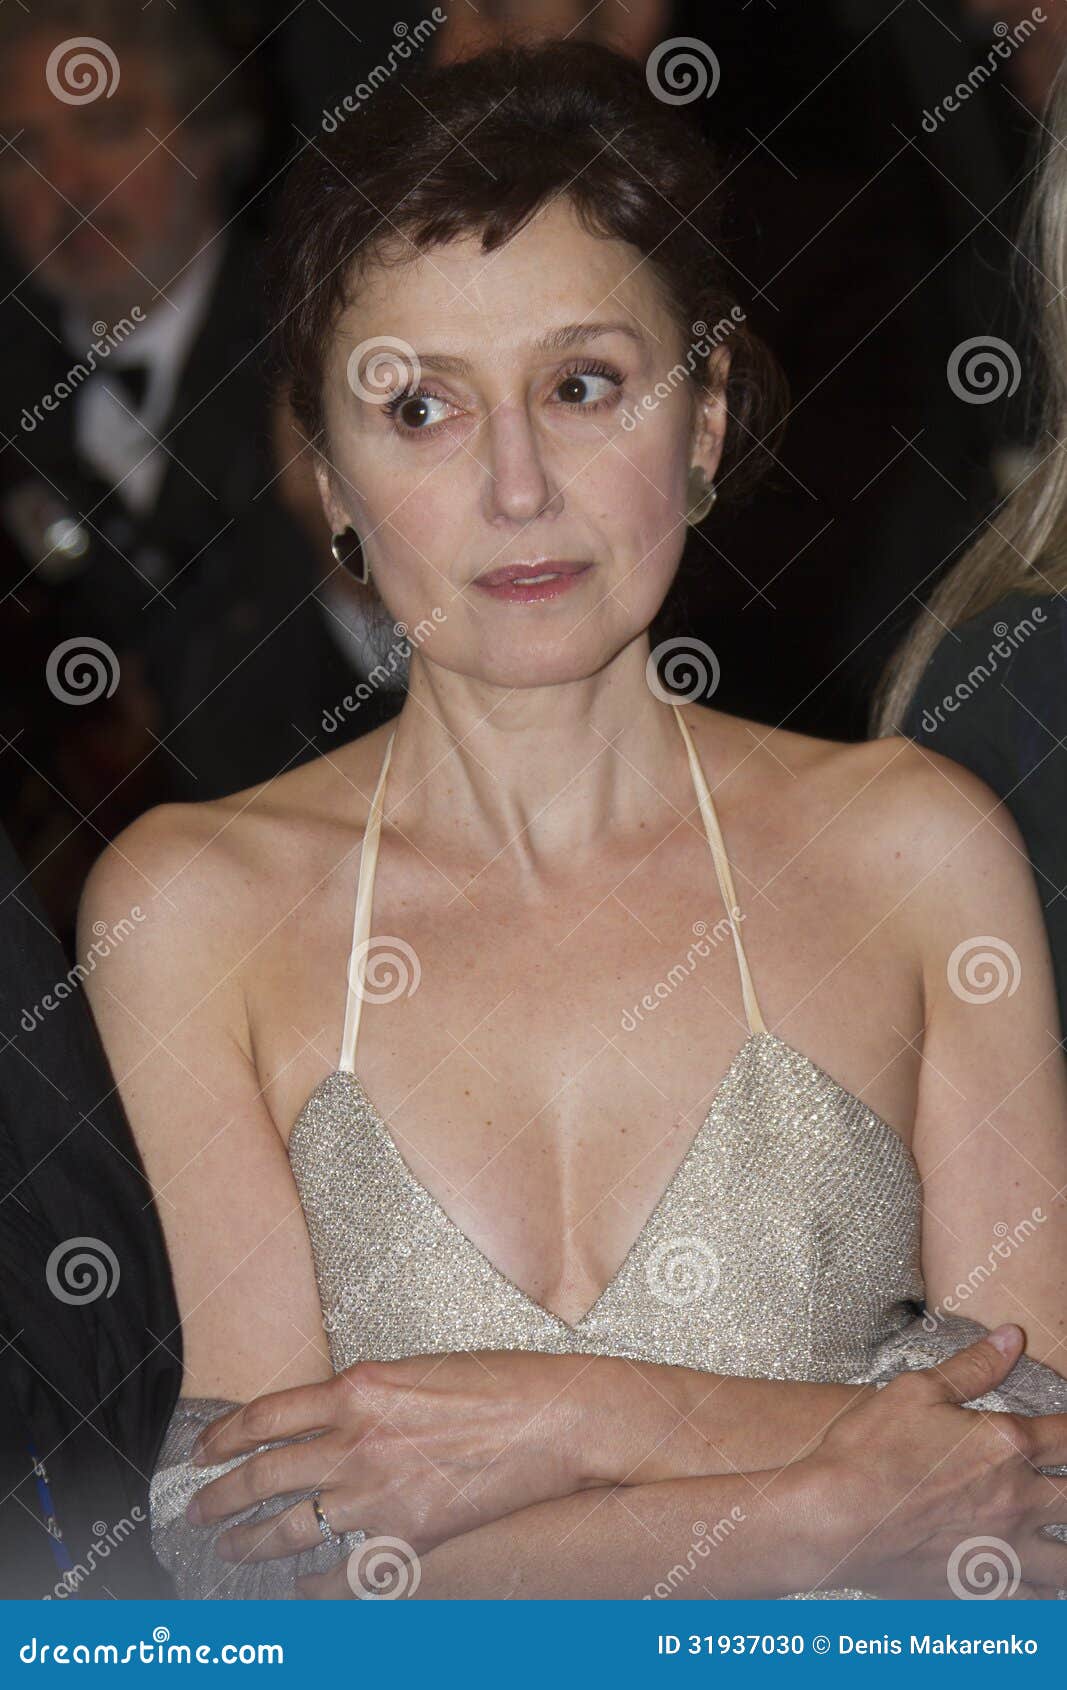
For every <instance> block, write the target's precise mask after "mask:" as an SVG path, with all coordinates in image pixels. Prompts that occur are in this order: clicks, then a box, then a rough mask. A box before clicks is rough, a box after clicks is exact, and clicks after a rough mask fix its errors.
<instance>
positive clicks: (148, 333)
mask: <svg viewBox="0 0 1067 1690" xmlns="http://www.w3.org/2000/svg"><path fill="white" fill-rule="evenodd" d="M225 242H226V236H225V235H224V234H222V233H220V234H218V235H217V236H216V237H215V238H214V239H209V241H208V243H207V245H206V246H205V247H204V248H203V250H202V251H201V252H199V253H197V255H196V257H195V258H194V259H193V260H192V262H191V263H190V264H189V265H187V267H186V268H185V270H184V271H183V272H182V274H181V276H180V277H179V278H178V280H177V281H176V282H175V283H174V285H173V286H172V287H169V288H168V289H167V298H166V299H159V300H157V301H156V303H155V304H154V305H153V307H152V309H151V310H150V311H148V312H147V313H146V314H145V318H144V321H143V322H141V323H137V324H136V326H135V327H134V329H133V332H132V333H131V334H129V335H127V336H126V338H125V339H124V340H122V341H121V342H119V343H118V344H117V345H116V346H115V347H114V348H113V349H112V350H111V351H110V352H108V353H107V354H106V355H104V356H100V355H99V354H97V358H98V362H97V366H96V369H95V370H94V371H93V373H92V374H91V375H90V376H89V377H88V379H87V380H86V381H84V382H83V383H82V384H81V386H80V387H79V388H78V391H77V392H76V394H75V395H74V401H73V403H74V441H75V445H76V447H77V449H78V451H79V452H80V453H81V455H82V457H83V458H84V459H85V460H86V461H87V462H88V463H90V464H91V465H92V466H93V468H94V469H95V470H96V472H97V474H98V475H100V476H102V477H103V479H104V480H105V481H107V482H108V483H109V485H110V486H112V487H115V488H117V490H118V492H119V494H120V496H121V498H122V499H123V500H124V501H125V503H126V505H127V506H128V508H129V509H130V510H132V511H137V512H143V511H146V510H150V509H151V507H152V505H153V504H154V503H155V500H156V497H157V495H158V493H159V488H160V484H161V483H162V480H163V477H164V475H165V474H166V470H167V465H168V463H170V462H172V461H173V460H172V459H171V457H170V456H169V454H168V453H167V451H166V449H165V448H164V447H162V446H159V445H157V444H156V442H157V440H158V439H159V437H160V436H161V435H162V434H163V432H164V424H165V422H166V421H167V417H168V415H169V413H170V410H171V407H172V405H173V403H174V396H175V393H176V392H177V388H178V382H179V379H180V377H181V373H182V369H183V367H184V365H185V361H186V358H187V357H188V354H189V351H190V349H191V347H192V344H193V341H194V340H195V338H196V336H197V334H198V332H199V330H200V327H201V324H202V323H203V320H204V316H205V314H206V311H207V306H208V300H209V298H210V296H211V290H212V288H213V286H214V283H215V278H216V276H217V274H218V270H219V266H220V265H221V263H222V259H223V256H224V251H225ZM168 300H169V301H170V302H171V303H169V304H168V302H167V301H168ZM134 303H136V301H134ZM127 315H128V313H127ZM61 326H62V330H63V335H64V338H65V340H66V342H67V344H68V346H69V347H71V348H72V349H73V350H74V351H75V352H76V353H77V355H78V356H80V357H82V358H84V357H85V354H86V352H87V351H88V349H89V348H90V347H91V346H92V344H93V341H94V340H96V339H100V340H101V341H102V342H103V344H104V345H107V340H106V338H105V336H104V335H101V336H96V335H94V333H93V325H92V322H91V320H90V319H89V318H88V317H87V316H86V315H85V314H84V313H82V312H80V311H73V310H71V311H66V312H64V313H63V316H62V319H61ZM123 364H145V365H147V366H148V380H147V384H146V386H145V393H144V401H143V404H142V405H141V407H140V410H139V411H138V412H136V414H135V413H134V410H133V404H132V400H131V397H130V395H129V394H128V393H127V392H126V391H125V389H123V388H122V387H121V386H119V387H118V390H117V394H116V392H113V391H112V388H111V386H110V384H109V383H108V380H107V372H108V369H109V368H114V367H116V366H119V365H123ZM118 395H121V397H119V396H118Z"/></svg>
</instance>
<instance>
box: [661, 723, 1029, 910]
mask: <svg viewBox="0 0 1067 1690" xmlns="http://www.w3.org/2000/svg"><path fill="white" fill-rule="evenodd" d="M687 719H688V720H689V721H690V723H691V724H692V725H693V727H694V730H695V735H696V736H697V737H698V745H699V744H700V737H699V736H701V735H702V736H703V738H704V743H705V744H706V745H707V746H708V748H709V756H710V757H711V758H712V759H713V760H714V764H715V766H716V767H717V769H718V771H719V777H720V779H721V780H722V782H723V790H724V792H725V793H726V794H727V801H728V802H729V794H730V791H731V787H732V785H733V783H734V782H735V781H736V782H738V783H739V788H738V789H739V793H743V794H744V800H743V802H744V804H745V806H746V807H747V805H748V804H750V803H751V804H752V806H753V810H754V811H755V812H757V813H760V814H762V815H763V816H765V817H766V821H765V823H764V825H765V827H767V828H774V827H775V826H778V827H779V828H780V830H781V832H782V834H783V839H782V847H783V849H787V848H789V847H790V846H792V847H794V848H796V849H803V851H804V852H805V854H806V856H807V858H808V860H809V861H812V862H814V861H816V860H818V857H819V854H820V851H821V852H822V853H823V854H824V856H825V857H826V859H827V860H828V861H830V862H836V863H838V864H839V865H841V867H842V869H843V871H844V872H846V873H851V872H852V871H857V872H858V874H859V875H860V876H862V877H863V878H865V879H867V878H868V877H872V876H873V881H872V882H871V883H872V884H877V886H878V887H879V888H880V889H882V890H883V891H886V892H890V893H893V894H895V895H897V896H901V897H908V898H909V899H911V900H913V901H915V902H917V903H924V902H925V901H926V898H927V897H929V896H931V895H933V896H936V897H940V896H941V895H942V892H943V888H944V885H945V883H946V881H948V880H950V879H951V880H953V881H954V882H955V883H956V885H955V889H954V892H953V898H954V900H955V899H957V898H958V897H959V895H960V883H961V882H962V881H970V882H971V883H972V884H973V885H975V886H977V885H979V884H981V883H983V882H985V881H987V880H988V879H989V877H991V876H993V877H997V878H999V879H1000V880H1001V881H1002V882H1005V883H1007V882H1015V883H1021V884H1022V887H1023V892H1024V895H1025V893H1026V892H1027V891H1028V890H1029V888H1030V884H1031V882H1032V871H1031V869H1030V866H1029V861H1028V859H1027V856H1026V850H1025V846H1024V844H1023V840H1022V836H1021V834H1020V832H1019V828H1018V826H1017V824H1016V822H1015V821H1014V819H1013V817H1012V815H1011V813H1010V811H1009V810H1008V808H1007V807H1006V805H1005V804H1004V803H1003V802H1002V801H1001V800H1000V798H999V797H998V795H997V794H996V793H995V792H994V791H993V789H992V788H991V787H990V786H988V785H987V784H986V782H985V781H983V780H982V779H981V778H980V777H979V776H977V775H975V774H972V772H971V771H970V770H969V769H966V768H964V767H963V765H962V764H960V763H957V762H954V761H953V760H952V759H951V758H950V757H945V756H942V755H941V754H940V753H939V752H936V751H931V750H929V749H928V748H927V747H926V746H921V745H918V744H916V743H915V742H914V741H912V740H910V739H907V738H904V737H902V736H899V735H892V736H890V737H887V738H883V739H873V740H864V741H858V742H853V741H843V740H831V739H823V738H819V737H817V736H814V735H809V734H802V733H795V732H793V731H791V730H789V729H784V728H779V727H768V726H767V725H765V724H763V723H760V722H754V721H749V720H746V719H744V718H742V717H729V716H724V715H722V714H720V713H719V712H712V711H705V710H698V711H692V710H691V711H689V712H687ZM739 802H742V800H741V799H740V798H739ZM776 818H778V820H776ZM924 888H928V889H929V890H928V892H924Z"/></svg>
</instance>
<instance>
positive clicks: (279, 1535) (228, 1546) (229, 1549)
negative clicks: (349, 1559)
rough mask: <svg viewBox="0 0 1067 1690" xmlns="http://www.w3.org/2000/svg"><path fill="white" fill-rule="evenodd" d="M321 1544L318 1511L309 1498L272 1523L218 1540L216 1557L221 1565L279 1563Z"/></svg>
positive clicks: (258, 1524) (229, 1533) (274, 1517)
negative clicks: (237, 1562)
mask: <svg viewBox="0 0 1067 1690" xmlns="http://www.w3.org/2000/svg"><path fill="white" fill-rule="evenodd" d="M331 1517H332V1516H331ZM321 1542H322V1533H321V1532H320V1531H319V1522H318V1520H317V1519H316V1517H315V1510H314V1508H313V1507H312V1505H311V1502H310V1501H309V1500H308V1499H307V1498H305V1499H304V1500H303V1501H301V1502H294V1504H293V1506H292V1507H291V1508H283V1509H282V1510H281V1512H280V1513H278V1514H272V1515H271V1516H270V1518H269V1519H266V1520H257V1521H255V1522H254V1523H250V1524H248V1525H243V1526H231V1527H230V1530H229V1531H226V1532H223V1534H222V1536H221V1537H219V1538H218V1539H217V1540H216V1543H215V1553H216V1555H217V1556H218V1557H219V1559H220V1561H240V1562H242V1563H243V1562H245V1561H276V1560H279V1559H281V1558H282V1557H283V1556H285V1555H298V1554H299V1553H300V1551H301V1550H302V1549H314V1547H315V1545H316V1544H318V1543H321Z"/></svg>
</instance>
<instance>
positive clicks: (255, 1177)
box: [78, 805, 330, 1401]
mask: <svg viewBox="0 0 1067 1690" xmlns="http://www.w3.org/2000/svg"><path fill="white" fill-rule="evenodd" d="M223 823H224V817H223V816H222V815H220V813H219V812H218V811H216V810H215V809H214V808H213V807H212V806H210V805H165V806H160V807H159V808H157V809H155V810H151V811H149V812H147V814H146V815H144V816H142V817H140V818H139V819H138V820H137V821H136V822H134V823H133V824H132V826H130V827H128V828H126V829H125V831H124V832H123V833H122V834H121V835H120V836H119V838H118V839H117V840H116V841H115V842H114V844H112V845H111V846H109V847H108V848H107V849H106V850H105V851H104V852H103V853H102V855H101V856H100V857H99V858H98V859H97V861H96V863H95V864H94V867H93V869H92V872H91V874H90V876H89V879H88V881H87V882H86V886H85V889H84V892H83V894H82V899H81V903H80V906H79V912H78V955H79V960H80V961H81V962H82V963H83V965H84V966H85V967H86V969H87V971H88V972H87V976H86V992H87V995H88V998H89V1003H90V1007H91V1009H92V1012H93V1016H94V1018H95V1020H96V1023H97V1026H98V1027H99V1030H100V1034H101V1038H102V1041H103V1044H104V1049H105V1051H106V1053H107V1056H108V1059H109V1061H110V1064H111V1068H112V1071H113V1074H114V1077H115V1082H116V1085H117V1088H118V1091H119V1095H120V1097H121V1099H122V1103H123V1105H124V1107H125V1109H126V1113H127V1115H128V1117H129V1121H130V1126H131V1129H132V1131H133V1133H134V1137H135V1139H136V1141H137V1144H138V1147H139V1149H140V1151H141V1155H142V1157H143V1159H144V1163H145V1168H146V1172H147V1174H148V1178H149V1181H150V1182H151V1185H152V1188H153V1191H154V1192H155V1195H156V1201H157V1206H158V1209H159V1214H160V1220H161V1222H162V1225H163V1231H164V1235H165V1238H166V1243H167V1249H168V1253H169V1255H170V1259H171V1264H172V1268H173V1271H174V1279H175V1288H176V1293H177V1298H178V1306H179V1310H180V1313H181V1318H182V1332H183V1340H184V1349H185V1381H184V1385H183V1391H184V1393H185V1394H187V1395H195V1396H204V1397H213V1396H219V1397H225V1398H231V1399H236V1400H238V1401H240V1400H243V1399H244V1398H245V1397H251V1396H255V1395H256V1393H257V1392H259V1391H265V1390H271V1389H273V1388H276V1387H277V1386H279V1385H290V1384H297V1383H303V1382H305V1381H308V1380H314V1379H324V1378H327V1377H328V1376H329V1373H330V1366H329V1360H328V1350H327V1347H326V1341H325V1335H324V1333H323V1329H322V1319H321V1314H320V1310H319V1302H318V1295H317V1291H316V1286H315V1277H314V1270H313V1266H312V1262H311V1253H310V1245H309V1243H308V1238H307V1232H306V1228H305V1226H304V1221H303V1216H302V1214H301V1211H300V1205H299V1201H298V1198H297V1194H296V1189H295V1185H294V1182H293V1179H292V1175H291V1173H290V1170H289V1165H288V1162H287V1159H286V1155H285V1148H284V1145H283V1144H282V1141H281V1138H280V1136H279V1134H278V1132H277V1131H276V1129H275V1127H274V1123H273V1121H272V1119H271V1116H270V1114H269V1111H268V1109H267V1107H266V1104H265V1103H264V1100H263V1097H262V1095H261V1091H260V1085H259V1081H258V1078H257V1074H256V1069H255V1066H254V1063H253V1061H252V1058H251V1055H250V1053H249V1050H248V1047H247V1043H246V1041H245V1034H246V1028H245V1025H244V1000H243V994H242V991H241V988H240V984H239V981H238V976H237V969H236V965H237V963H238V962H239V961H240V959H239V958H238V957H237V956H236V955H235V954H234V953H235V944H234V933H235V931H237V930H238V928H239V926H240V922H239V920H238V908H239V906H240V904H241V901H242V900H247V898H248V896H249V893H248V890H247V883H248V880H249V878H250V877H249V876H248V875H247V874H246V873H245V872H244V871H243V869H242V865H241V864H240V862H239V861H237V860H235V856H234V853H233V851H232V849H230V848H228V846H227V845H225V844H223V843H221V842H220V841H221V836H222V835H223V834H224V826H223ZM135 906H136V907H137V909H138V910H139V911H140V912H141V913H140V916H139V917H137V916H134V917H132V918H131V911H132V910H133V908H134V907H135ZM123 923H125V927H124V926H123V925H122V924H123ZM127 928H129V929H130V930H129V931H127V932H126V937H125V938H123V939H122V940H121V942H116V943H114V944H113V945H111V947H110V948H109V950H108V952H107V954H106V955H105V956H103V957H102V958H100V959H98V958H97V957H96V955H95V953H93V954H92V955H91V954H90V945H91V944H92V941H93V936H94V932H101V931H106V932H109V933H114V932H115V931H116V930H118V931H120V932H122V931H126V929H127Z"/></svg>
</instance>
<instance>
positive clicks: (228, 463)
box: [0, 0, 352, 947]
mask: <svg viewBox="0 0 1067 1690" xmlns="http://www.w3.org/2000/svg"><path fill="white" fill-rule="evenodd" d="M0 65H2V72H0V128H2V132H3V136H4V140H5V143H6V144H5V146H4V149H3V152H2V154H0V225H2V229H3V233H4V235H5V237H6V241H7V244H8V246H9V248H10V250H11V253H12V255H13V259H14V262H15V264H16V265H17V273H18V277H19V280H18V285H17V287H16V288H15V289H14V290H12V292H11V293H10V295H9V296H8V297H7V299H6V300H5V302H4V305H3V309H2V313H0V336H2V340H3V350H4V366H5V387H4V396H5V403H4V417H3V434H4V439H5V441H6V449H5V451H4V452H3V457H2V462H0V519H2V521H3V525H4V528H5V530H6V534H7V537H8V541H9V550H8V556H7V574H8V580H7V582H6V587H7V591H6V594H5V598H4V639H5V643H6V644H7V645H8V646H9V647H10V648H11V649H12V650H14V651H17V653H18V656H17V659H16V660H15V662H14V663H13V665H12V669H11V670H9V672H8V675H7V680H6V685H5V697H4V700H3V706H4V708H3V721H4V727H5V729H6V736H5V737H6V739H7V742H8V755H7V759H6V762H7V768H6V770H5V777H4V785H5V793H4V809H5V813H6V815H7V817H8V823H9V826H10V827H11V829H12V831H13V834H14V836H15V838H16V841H17V843H18V844H19V847H20V849H21V851H22V853H23V855H24V856H25V857H26V859H27V860H28V862H29V865H30V868H31V872H33V873H34V875H35V884H36V885H37V886H38V888H39V891H40V893H41V895H42V897H43V899H44V901H45V904H46V907H47V908H48V909H49V913H50V914H51V916H52V918H53V920H54V921H55V922H56V924H57V926H58V928H59V930H60V932H61V935H62V936H63V938H64V939H65V940H66V942H67V943H68V947H69V946H70V944H71V943H72V938H73V912H74V906H75V903H76V898H77V892H78V889H79V886H80V883H81V880H82V878H83V877H84V873H85V872H87V869H88V865H89V862H91V860H92V857H93V856H94V855H95V853H96V852H97V851H98V850H99V848H100V845H101V843H102V842H103V840H104V839H106V838H107V837H110V836H111V835H112V834H113V833H114V832H115V831H116V830H117V829H118V828H119V827H121V826H122V825H124V824H125V823H126V822H127V821H129V820H130V819H131V818H132V817H133V816H134V815H136V814H138V813H140V811H141V810H142V809H144V808H145V807H146V805H147V804H149V803H152V802H160V801H164V800H166V799H168V798H179V799H181V798H204V797H209V796H211V795H212V794H216V795H217V794H219V793H221V792H224V791H229V790H231V789H232V788H233V786H234V785H235V784H236V785H240V784H243V783H245V782H248V781H252V780H257V779H267V778H270V776H271V775H273V774H275V773H277V772H278V771H279V770H281V769H282V768H285V767H287V766H289V765H290V764H291V763H293V762H294V761H299V760H300V759H301V758H302V757H304V756H306V755H308V754H309V736H311V735H313V734H314V733H315V731H316V729H317V724H318V723H319V722H320V720H321V718H322V715H323V712H324V710H325V709H326V708H327V707H328V706H329V705H331V704H332V703H333V702H334V701H335V698H336V695H337V692H338V690H339V689H340V687H341V683H342V681H344V682H347V681H349V680H350V678H351V674H352V672H351V671H350V670H349V669H348V667H347V664H344V663H343V664H342V673H341V674H339V675H337V676H334V677H332V678H331V677H330V676H329V675H328V674H327V673H326V672H325V670H324V669H323V666H322V664H321V663H320V662H319V661H318V659H317V656H316V646H317V645H320V646H321V644H322V643H323V642H324V641H325V642H326V643H329V642H328V635H327V633H326V632H325V631H324V620H325V619H324V614H323V612H322V611H321V609H320V608H319V607H318V606H317V605H316V604H315V602H314V599H313V598H312V594H313V591H314V588H315V586H316V584H317V581H318V579H319V575H320V568H319V563H318V561H317V560H316V559H315V558H314V557H313V556H312V554H311V551H310V548H309V546H308V543H307V541H306V539H305V535H304V531H303V529H302V528H301V526H300V524H299V523H298V522H296V521H295V520H294V519H293V518H292V517H291V515H290V514H289V511H288V509H287V507H286V505H285V503H284V502H283V501H282V500H281V499H279V498H278V497H277V495H276V492H275V489H274V480H275V475H276V469H277V466H276V464H275V461H274V456H273V448H274V438H273V433H272V428H271V417H270V410H269V404H268V400H267V396H266V392H265V387H264V383H263V379H262V359H261V356H260V350H259V349H260V346H261V343H262V340H263V336H264V331H265V323H264V320H263V312H262V304H261V290H260V282H259V235H258V231H257V229H256V227H255V224H254V223H253V222H252V221H251V220H250V219H249V218H248V217H247V216H246V215H245V214H243V213H242V212H241V211H238V212H237V214H236V215H235V214H234V208H235V206H236V205H238V202H239V195H240V193H241V191H242V189H244V188H246V187H247V185H248V182H249V178H250V174H251V171H252V169H253V167H254V164H255V161H256V157H257V153H258V151H259V147H260V141H261V132H262V119H261V114H260V110H259V104H260V100H259V89H258V88H257V86H256V84H255V82H254V81H250V80H249V77H248V75H247V73H246V72H245V70H244V69H243V68H241V67H239V66H237V65H236V64H235V62H234V61H233V60H232V58H231V57H230V55H229V54H228V53H227V52H226V51H225V50H224V48H223V47H222V46H221V45H220V43H219V41H218V40H217V39H216V37H215V35H214V34H213V32H212V30H211V28H210V27H209V26H208V24H207V23H206V22H205V19H204V17H203V15H202V13H201V12H200V10H199V9H198V8H196V7H190V6H185V7H183V8H182V9H181V11H180V13H179V12H176V11H174V10H173V9H172V8H168V7H154V8H150V9H145V8H142V7H141V6H140V5H139V4H137V3H136V0H42V3H41V4H37V5H35V6H34V8H33V10H32V12H27V11H25V10H24V9H18V8H14V7H8V8H5V9H4V11H3V13H2V15H0ZM254 209H255V208H254V207H253V208H252V210H253V211H254ZM279 631H281V637H275V636H277V635H278V634H279Z"/></svg>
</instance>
